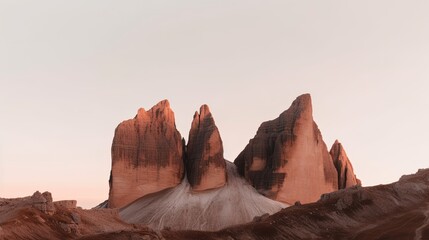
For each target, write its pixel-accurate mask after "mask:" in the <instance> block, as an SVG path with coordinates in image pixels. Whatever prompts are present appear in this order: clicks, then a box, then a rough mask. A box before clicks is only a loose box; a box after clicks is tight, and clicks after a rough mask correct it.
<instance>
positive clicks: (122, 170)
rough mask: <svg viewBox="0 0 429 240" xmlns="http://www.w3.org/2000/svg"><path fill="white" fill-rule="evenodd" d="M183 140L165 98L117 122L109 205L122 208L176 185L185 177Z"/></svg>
mask: <svg viewBox="0 0 429 240" xmlns="http://www.w3.org/2000/svg"><path fill="white" fill-rule="evenodd" d="M183 148H184V146H183V142H182V140H181V136H180V133H179V132H178V131H177V129H176V125H175V119H174V113H173V111H172V110H171V108H170V104H169V102H168V101H167V100H164V101H161V102H159V103H158V104H157V105H155V106H154V107H152V108H151V109H150V110H148V111H146V110H145V109H142V108H141V109H139V110H138V113H137V115H136V116H135V117H134V119H130V120H126V121H124V122H122V123H121V124H119V126H118V127H117V128H116V130H115V136H114V138H113V143H112V171H111V176H110V181H109V182H110V192H109V201H108V206H109V207H111V208H116V207H123V206H125V205H127V204H129V203H131V202H133V201H134V200H136V199H138V198H140V197H142V196H144V195H147V194H149V193H153V192H158V191H161V190H163V189H166V188H170V187H174V186H177V185H178V184H179V183H180V182H181V180H182V179H183V176H184V164H183Z"/></svg>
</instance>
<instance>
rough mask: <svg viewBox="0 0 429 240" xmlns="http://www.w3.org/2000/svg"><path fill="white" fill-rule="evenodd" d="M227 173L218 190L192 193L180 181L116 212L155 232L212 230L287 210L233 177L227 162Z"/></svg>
mask: <svg viewBox="0 0 429 240" xmlns="http://www.w3.org/2000/svg"><path fill="white" fill-rule="evenodd" d="M227 171H228V181H227V183H226V185H225V186H224V187H222V188H216V189H212V190H206V191H197V192H196V191H193V190H192V188H191V186H190V184H189V183H188V182H187V181H183V182H182V183H181V184H180V185H179V186H177V187H175V188H172V189H167V190H164V191H162V192H158V193H154V194H151V195H148V196H145V197H143V198H140V199H139V200H137V201H135V202H133V203H132V204H130V205H128V206H126V207H124V208H122V209H120V213H119V214H120V216H121V219H123V220H124V221H126V222H128V223H138V224H144V225H147V226H149V227H151V228H153V229H155V230H162V229H165V228H166V229H171V230H185V229H186V230H204V231H214V230H220V229H222V228H225V227H227V226H231V225H235V224H243V223H247V222H251V221H252V220H253V219H254V218H255V217H257V216H261V215H264V214H273V213H276V212H278V211H279V210H280V209H282V208H285V207H287V205H286V204H282V203H280V202H277V201H273V200H271V199H269V198H266V197H264V196H262V195H261V194H259V193H258V192H257V191H256V190H255V189H254V188H253V187H252V186H250V185H249V184H248V183H247V182H246V181H245V180H244V179H243V178H242V177H240V176H239V175H238V174H237V172H236V167H235V165H234V164H232V163H227ZM265 216H266V215H265Z"/></svg>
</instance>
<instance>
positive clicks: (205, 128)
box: [186, 105, 226, 191]
mask: <svg viewBox="0 0 429 240" xmlns="http://www.w3.org/2000/svg"><path fill="white" fill-rule="evenodd" d="M186 174H187V178H188V181H189V183H190V185H191V187H192V190H194V191H203V190H207V189H213V188H218V187H222V186H224V185H225V182H226V165H225V159H224V158H223V146H222V139H221V137H220V134H219V130H218V128H217V127H216V124H215V121H214V119H213V116H212V114H211V112H210V109H209V107H208V106H207V105H203V106H201V108H200V112H199V113H198V112H195V115H194V119H193V121H192V125H191V130H190V132H189V142H188V145H187V151H186Z"/></svg>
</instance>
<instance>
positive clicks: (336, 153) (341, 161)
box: [329, 140, 361, 189]
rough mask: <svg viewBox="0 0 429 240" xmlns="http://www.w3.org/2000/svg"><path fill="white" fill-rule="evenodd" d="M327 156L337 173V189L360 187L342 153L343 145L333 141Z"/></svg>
mask: <svg viewBox="0 0 429 240" xmlns="http://www.w3.org/2000/svg"><path fill="white" fill-rule="evenodd" d="M329 154H331V157H332V160H333V162H334V165H335V168H336V169H337V172H338V189H344V188H348V187H352V186H355V185H361V182H360V180H359V179H357V178H356V175H355V173H354V171H353V166H352V164H351V162H350V160H349V158H348V157H347V154H346V152H345V151H344V148H343V145H342V144H341V143H340V142H339V141H338V140H335V143H334V144H333V145H332V148H331V150H330V151H329Z"/></svg>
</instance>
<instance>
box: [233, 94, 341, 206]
mask: <svg viewBox="0 0 429 240" xmlns="http://www.w3.org/2000/svg"><path fill="white" fill-rule="evenodd" d="M234 163H235V164H236V165H237V168H238V171H239V173H240V174H241V175H242V176H244V177H245V178H246V180H247V181H248V182H249V183H251V184H252V185H253V186H254V187H255V188H256V189H257V190H258V191H259V192H260V193H262V194H264V195H265V196H267V197H270V198H272V199H274V200H278V201H281V202H284V203H288V204H293V203H295V202H296V201H300V202H301V203H308V202H314V201H316V200H318V199H319V197H320V195H321V194H323V193H327V192H332V191H335V190H337V189H338V180H337V171H336V169H335V166H334V164H333V162H332V159H331V156H330V155H329V153H328V150H327V147H326V144H325V143H324V141H323V139H322V135H321V133H320V131H319V129H318V127H317V124H316V123H315V122H314V121H313V116H312V104H311V97H310V95H309V94H304V95H301V96H299V97H298V98H297V99H296V100H295V101H294V102H293V103H292V106H291V107H290V108H289V109H288V110H286V111H285V112H283V113H282V114H280V116H279V117H278V118H276V119H274V120H271V121H267V122H264V123H262V124H261V126H260V127H259V129H258V131H257V133H256V135H255V137H254V138H253V139H251V140H250V142H249V144H248V145H247V146H246V147H245V149H244V150H243V151H242V152H241V153H240V155H239V156H238V157H237V158H236V159H235V161H234Z"/></svg>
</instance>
